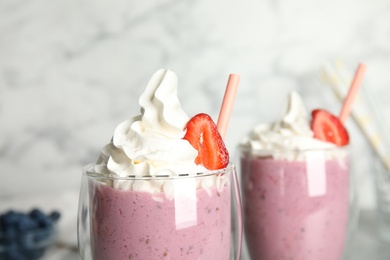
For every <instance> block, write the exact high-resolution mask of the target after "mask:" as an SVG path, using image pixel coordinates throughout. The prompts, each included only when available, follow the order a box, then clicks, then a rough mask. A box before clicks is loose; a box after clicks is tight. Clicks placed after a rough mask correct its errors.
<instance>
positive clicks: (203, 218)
mask: <svg viewBox="0 0 390 260" xmlns="http://www.w3.org/2000/svg"><path fill="white" fill-rule="evenodd" d="M139 104H140V107H141V112H140V114H139V115H137V116H135V117H133V118H131V119H128V120H126V121H124V122H122V123H120V124H119V125H118V126H117V127H116V129H115V131H114V134H113V137H112V138H111V141H110V142H109V143H108V144H107V145H105V146H104V147H103V149H102V151H101V154H100V156H99V159H98V160H97V162H96V163H95V164H92V165H89V166H88V167H87V168H86V169H85V170H84V172H83V179H82V187H81V194H80V206H79V217H78V220H79V228H78V231H79V232H78V241H79V252H80V255H81V259H82V260H90V259H93V260H129V259H131V260H135V259H140V260H154V259H183V260H184V259H188V260H211V259H212V260H228V259H230V258H231V252H234V250H232V249H231V240H232V239H231V230H232V228H231V226H232V225H231V192H232V189H231V177H232V175H234V174H235V167H234V165H232V164H229V154H228V151H227V149H226V147H225V145H224V142H223V140H222V137H221V135H220V134H219V132H218V129H217V126H216V125H215V123H214V122H213V120H212V119H211V117H210V116H208V115H207V114H204V113H200V114H197V115H195V116H193V117H191V118H190V117H189V116H187V114H186V113H185V112H184V111H183V110H182V108H181V104H180V102H179V100H178V98H177V77H176V74H175V73H173V72H172V71H169V70H159V71H157V72H156V73H155V74H154V75H153V77H152V79H151V80H150V81H149V83H148V85H147V87H146V89H145V90H144V92H143V93H142V94H141V96H140V98H139ZM234 187H235V190H236V189H237V185H235V186H234ZM237 198H238V195H237Z"/></svg>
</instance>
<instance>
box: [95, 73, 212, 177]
mask: <svg viewBox="0 0 390 260" xmlns="http://www.w3.org/2000/svg"><path fill="white" fill-rule="evenodd" d="M177 83H178V80H177V76H176V74H175V73H174V72H172V71H170V70H163V69H161V70H158V71H157V72H156V73H155V74H154V75H153V76H152V78H151V80H150V81H149V83H148V85H147V86H146V88H145V91H144V92H143V93H142V95H141V96H140V98H139V105H140V106H141V114H140V115H137V116H135V117H133V118H131V119H129V120H126V121H124V122H122V123H120V124H119V125H118V126H117V127H116V129H115V131H114V135H113V137H112V139H111V141H110V143H108V144H107V145H106V146H105V147H104V148H103V149H102V151H101V155H100V157H99V159H98V161H97V162H96V164H95V171H96V172H100V173H110V174H116V175H118V176H120V177H126V176H128V175H135V176H146V175H147V176H154V175H156V174H158V173H159V172H162V171H165V172H170V173H171V174H172V175H177V174H180V173H188V174H196V173H197V172H202V171H205V170H206V169H205V168H204V167H203V166H200V165H196V164H195V158H196V156H197V155H198V151H197V150H196V149H194V148H193V147H192V145H191V144H190V143H189V142H188V141H187V140H184V139H183V137H184V135H185V130H184V128H185V125H186V124H187V122H188V121H189V117H188V116H187V114H186V113H185V112H184V111H183V109H182V108H181V104H180V102H179V99H178V98H177Z"/></svg>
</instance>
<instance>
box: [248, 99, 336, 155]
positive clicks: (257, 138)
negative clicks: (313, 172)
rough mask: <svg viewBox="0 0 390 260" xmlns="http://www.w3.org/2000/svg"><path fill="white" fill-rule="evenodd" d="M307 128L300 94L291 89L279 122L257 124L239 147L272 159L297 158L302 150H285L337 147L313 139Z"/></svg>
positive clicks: (306, 119)
mask: <svg viewBox="0 0 390 260" xmlns="http://www.w3.org/2000/svg"><path fill="white" fill-rule="evenodd" d="M313 136H314V133H313V131H312V130H311V128H310V125H309V120H308V116H307V112H306V109H305V107H304V105H303V101H302V99H301V97H300V96H299V95H298V94H297V93H296V92H291V93H290V95H289V98H288V103H287V109H286V112H285V114H284V116H283V117H282V119H281V120H280V121H279V122H275V123H271V124H259V125H257V126H256V127H255V128H254V129H253V130H252V131H251V132H250V133H249V135H248V136H247V137H245V138H244V140H243V141H242V143H241V144H240V146H241V147H243V148H245V149H248V150H250V151H251V152H252V153H259V154H261V155H264V156H273V157H274V158H280V157H285V156H287V154H289V156H288V158H285V159H291V160H294V159H295V160H297V159H300V158H299V156H302V154H303V153H285V151H307V150H318V149H332V148H336V147H337V146H336V145H335V144H333V143H330V142H324V141H321V140H319V139H315V138H314V137H313Z"/></svg>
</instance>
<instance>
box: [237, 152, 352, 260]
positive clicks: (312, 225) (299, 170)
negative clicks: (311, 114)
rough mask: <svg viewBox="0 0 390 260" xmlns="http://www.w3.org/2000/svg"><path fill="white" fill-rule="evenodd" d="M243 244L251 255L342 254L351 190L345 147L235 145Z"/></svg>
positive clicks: (335, 258)
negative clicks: (283, 148) (258, 147)
mask: <svg viewBox="0 0 390 260" xmlns="http://www.w3.org/2000/svg"><path fill="white" fill-rule="evenodd" d="M239 155H240V158H239V159H240V168H239V172H240V177H241V190H242V197H243V219H244V236H245V249H246V250H247V251H249V255H250V257H251V259H254V260H257V259H261V260H278V259H310V260H311V259H315V260H329V259H332V260H340V259H342V258H343V257H345V254H346V248H347V241H348V240H347V237H348V232H349V231H350V230H349V227H350V224H351V223H350V219H351V210H350V207H351V206H350V202H351V199H352V197H351V196H353V194H352V193H351V189H350V182H351V178H350V168H349V153H348V149H347V148H345V147H344V148H335V149H326V150H324V149H319V150H306V151H296V150H290V151H263V150H249V149H246V148H239Z"/></svg>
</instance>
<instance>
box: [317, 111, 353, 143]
mask: <svg viewBox="0 0 390 260" xmlns="http://www.w3.org/2000/svg"><path fill="white" fill-rule="evenodd" d="M311 115H312V117H313V119H312V121H311V129H312V130H313V132H314V138H317V139H320V140H322V141H327V142H331V143H334V144H336V145H338V146H343V145H347V144H348V143H349V136H348V132H347V130H346V129H345V127H344V126H343V124H342V123H341V121H340V120H339V119H338V117H335V116H334V115H332V114H331V113H329V112H328V111H326V110H322V109H316V110H313V112H312V113H311Z"/></svg>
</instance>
